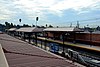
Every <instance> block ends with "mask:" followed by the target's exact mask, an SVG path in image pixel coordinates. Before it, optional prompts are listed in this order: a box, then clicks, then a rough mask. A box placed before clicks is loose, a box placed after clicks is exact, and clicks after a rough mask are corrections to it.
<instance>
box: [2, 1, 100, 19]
mask: <svg viewBox="0 0 100 67" xmlns="http://www.w3.org/2000/svg"><path fill="white" fill-rule="evenodd" d="M2 5H3V6H2ZM99 8H100V0H6V1H4V0H1V2H0V13H1V14H0V18H1V19H7V18H9V19H10V18H12V17H16V15H17V14H21V13H24V14H25V15H26V16H27V17H29V18H34V17H36V16H39V17H41V18H44V19H46V15H47V13H51V14H55V15H56V16H62V15H63V12H64V11H65V10H70V9H71V10H74V11H76V12H77V14H80V13H87V12H89V11H91V10H98V9H99Z"/></svg>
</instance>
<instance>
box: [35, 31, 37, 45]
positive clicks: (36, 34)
mask: <svg viewBox="0 0 100 67" xmlns="http://www.w3.org/2000/svg"><path fill="white" fill-rule="evenodd" d="M35 44H36V46H37V33H35Z"/></svg>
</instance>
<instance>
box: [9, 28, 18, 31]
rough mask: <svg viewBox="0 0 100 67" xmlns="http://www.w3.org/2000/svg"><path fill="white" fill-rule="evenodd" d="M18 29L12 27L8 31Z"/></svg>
mask: <svg viewBox="0 0 100 67" xmlns="http://www.w3.org/2000/svg"><path fill="white" fill-rule="evenodd" d="M16 30H17V29H16V28H10V29H8V31H16Z"/></svg>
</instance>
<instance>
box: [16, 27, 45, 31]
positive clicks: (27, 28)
mask: <svg viewBox="0 0 100 67" xmlns="http://www.w3.org/2000/svg"><path fill="white" fill-rule="evenodd" d="M16 31H19V32H42V31H43V28H37V27H22V28H20V29H17V30H16Z"/></svg>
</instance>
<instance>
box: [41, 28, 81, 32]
mask: <svg viewBox="0 0 100 67" xmlns="http://www.w3.org/2000/svg"><path fill="white" fill-rule="evenodd" d="M43 31H61V32H81V31H82V30H80V29H79V28H46V29H44V30H43Z"/></svg>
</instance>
